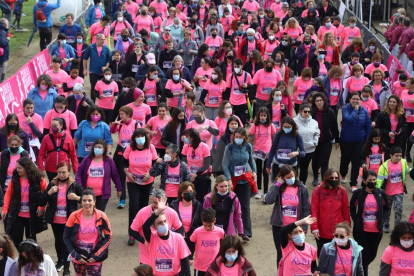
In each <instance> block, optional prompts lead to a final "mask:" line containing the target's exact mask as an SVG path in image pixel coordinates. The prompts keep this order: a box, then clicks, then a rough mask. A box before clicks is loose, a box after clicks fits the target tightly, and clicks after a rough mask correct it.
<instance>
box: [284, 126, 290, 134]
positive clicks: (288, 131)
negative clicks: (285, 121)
mask: <svg viewBox="0 0 414 276" xmlns="http://www.w3.org/2000/svg"><path fill="white" fill-rule="evenodd" d="M283 131H284V132H285V133H291V132H292V128H285V127H284V128H283Z"/></svg>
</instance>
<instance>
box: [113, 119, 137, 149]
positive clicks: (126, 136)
mask: <svg viewBox="0 0 414 276" xmlns="http://www.w3.org/2000/svg"><path fill="white" fill-rule="evenodd" d="M135 127H136V128H141V125H140V123H138V124H137V121H135V120H134V119H130V120H129V121H128V122H127V123H125V122H124V123H123V124H122V127H120V126H117V128H116V130H115V132H118V134H119V137H118V145H120V146H121V147H123V148H126V147H128V146H129V144H130V143H131V137H132V134H134V131H135Z"/></svg>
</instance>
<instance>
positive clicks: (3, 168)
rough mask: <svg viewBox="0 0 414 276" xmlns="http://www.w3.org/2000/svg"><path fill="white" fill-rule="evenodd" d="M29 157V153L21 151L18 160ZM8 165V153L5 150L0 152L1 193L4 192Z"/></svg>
mask: <svg viewBox="0 0 414 276" xmlns="http://www.w3.org/2000/svg"><path fill="white" fill-rule="evenodd" d="M25 156H29V153H28V152H27V151H26V150H23V151H22V152H21V153H20V158H21V157H25ZM9 164H10V152H9V150H8V149H5V150H3V151H2V152H1V165H0V186H1V187H0V189H1V191H4V187H5V184H6V178H7V168H8V167H9Z"/></svg>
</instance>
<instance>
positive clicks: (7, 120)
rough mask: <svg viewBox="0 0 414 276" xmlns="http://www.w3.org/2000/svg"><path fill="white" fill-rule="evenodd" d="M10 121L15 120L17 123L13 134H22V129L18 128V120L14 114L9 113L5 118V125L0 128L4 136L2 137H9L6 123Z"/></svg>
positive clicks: (9, 131)
mask: <svg viewBox="0 0 414 276" xmlns="http://www.w3.org/2000/svg"><path fill="white" fill-rule="evenodd" d="M12 119H15V120H16V121H17V125H16V128H15V129H14V134H16V135H19V134H20V132H22V129H21V128H20V123H19V118H18V117H17V115H16V114H14V113H10V114H7V116H6V124H5V125H4V126H3V127H2V128H1V131H3V133H4V134H5V135H4V136H6V137H9V136H10V134H11V130H10V129H9V125H8V122H9V121H10V120H12Z"/></svg>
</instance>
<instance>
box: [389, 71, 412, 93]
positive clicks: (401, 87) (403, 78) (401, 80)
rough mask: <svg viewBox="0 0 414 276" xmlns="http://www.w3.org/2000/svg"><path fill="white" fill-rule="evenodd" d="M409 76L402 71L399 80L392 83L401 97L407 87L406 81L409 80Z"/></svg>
mask: <svg viewBox="0 0 414 276" xmlns="http://www.w3.org/2000/svg"><path fill="white" fill-rule="evenodd" d="M407 79H408V77H407V75H406V74H405V73H402V74H400V75H399V77H398V81H396V82H394V83H393V84H392V87H393V88H394V93H393V94H396V95H397V96H398V97H400V98H401V93H402V91H403V90H404V89H405V82H406V81H407Z"/></svg>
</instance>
